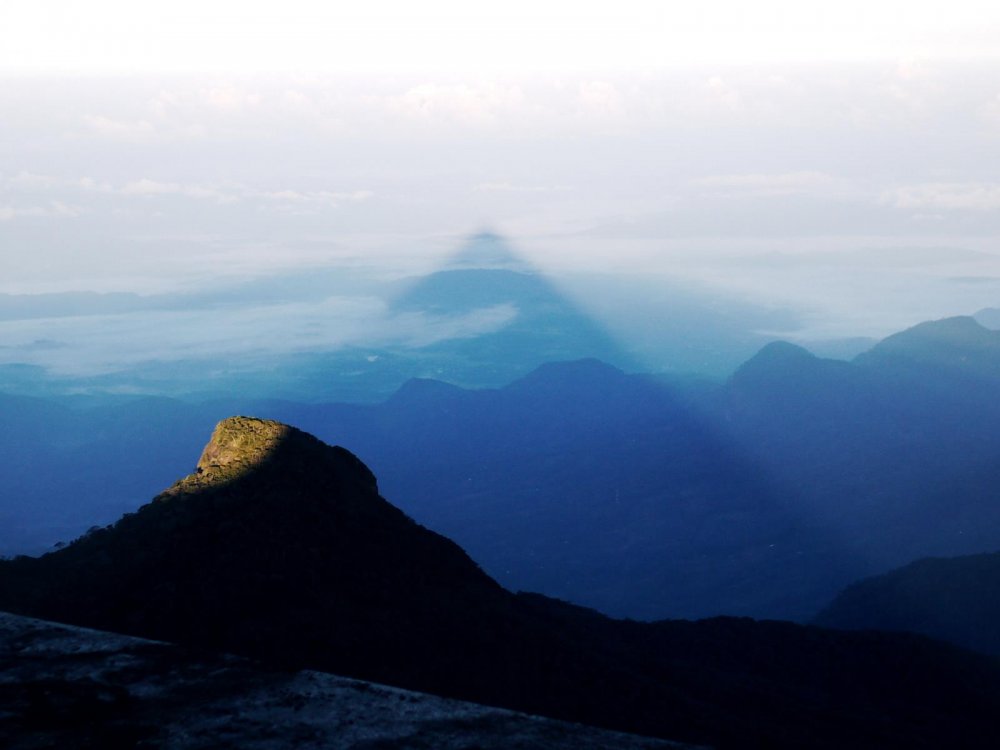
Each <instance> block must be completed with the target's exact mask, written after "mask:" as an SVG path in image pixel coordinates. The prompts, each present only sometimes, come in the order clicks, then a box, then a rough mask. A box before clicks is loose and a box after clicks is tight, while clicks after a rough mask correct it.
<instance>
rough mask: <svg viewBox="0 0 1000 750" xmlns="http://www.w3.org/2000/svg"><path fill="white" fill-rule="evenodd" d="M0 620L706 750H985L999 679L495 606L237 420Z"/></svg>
mask: <svg viewBox="0 0 1000 750" xmlns="http://www.w3.org/2000/svg"><path fill="white" fill-rule="evenodd" d="M0 607H3V608H5V609H8V610H12V611H16V612H20V613H24V614H30V615H33V616H41V617H46V618H51V619H56V620H60V621H65V622H71V623H75V624H81V625H87V626H91V627H97V628H102V629H107V630H113V631H117V632H124V633H130V634H133V635H139V636H144V637H153V638H157V639H163V640H169V641H174V642H179V643H181V644H185V645H189V646H198V647H207V648H211V649H214V650H225V651H231V652H236V653H240V654H244V655H250V656H255V657H258V658H262V659H265V660H267V661H268V662H270V663H271V664H273V665H277V666H283V667H306V666H307V667H311V668H318V669H322V670H327V671H334V672H338V673H341V674H345V675H349V676H353V677H361V678H364V679H372V680H378V681H381V682H386V683H389V684H394V685H399V686H403V687H408V688H414V689H420V690H428V691H432V692H435V693H439V694H442V695H447V696H452V697H459V698H464V699H471V700H475V701H478V702H483V703H488V704H492V705H500V706H505V707H508V708H515V709H520V710H526V711H529V712H532V713H540V714H544V715H548V716H553V717H557V718H562V719H570V720H580V721H586V722H588V723H593V724H597V725H600V726H604V727H609V728H614V729H620V730H626V731H631V732H637V733H641V734H649V735H655V736H660V737H667V738H674V739H679V740H685V741H695V742H700V743H709V744H714V745H717V746H719V747H770V748H781V747H829V748H835V747H838V748H839V747H845V746H851V747H873V748H874V747H880V748H881V747H908V748H912V747H939V746H941V745H942V744H947V745H948V746H951V747H979V746H984V747H985V746H987V744H988V742H989V741H991V740H992V739H993V738H994V737H995V734H996V731H997V730H998V729H1000V719H997V718H996V717H997V716H1000V667H998V665H996V664H995V663H994V662H992V661H987V660H985V659H983V658H980V657H977V656H975V655H973V654H971V653H967V652H964V651H961V650H957V649H954V648H951V647H947V646H944V645H942V644H938V643H936V642H933V641H931V640H928V639H925V638H922V637H919V636H906V635H886V634H879V633H841V632H836V631H829V630H823V629H819V628H814V627H803V626H797V625H792V624H787V623H777V622H754V621H751V620H743V619H734V618H718V619H714V620H708V621H703V622H682V621H676V622H670V621H664V622H658V623H650V624H642V623H636V622H628V621H617V620H612V619H609V618H607V617H604V616H602V615H600V614H598V613H596V612H593V611H590V610H585V609H581V608H579V607H574V606H571V605H567V604H564V603H560V602H557V601H554V600H551V599H547V598H545V597H542V596H538V595H527V594H519V595H515V594H512V593H509V592H508V591H506V590H505V589H503V588H501V587H500V586H499V585H498V584H497V583H496V582H494V581H493V580H492V579H491V578H490V577H488V576H487V575H486V574H484V573H483V572H482V571H481V570H480V569H479V568H478V567H477V566H476V564H475V563H474V562H473V561H472V560H471V559H470V558H469V557H468V556H467V555H466V554H465V553H464V552H463V551H462V550H461V549H460V548H459V547H457V546H456V545H455V544H454V543H452V542H451V541H449V540H448V539H446V538H444V537H442V536H439V535H438V534H435V533H433V532H431V531H429V530H427V529H426V528H423V527H421V526H419V525H418V524H416V523H415V522H414V521H412V520H410V519H409V518H408V517H407V516H405V515H404V514H403V513H402V512H401V511H399V510H398V509H396V508H395V507H393V506H392V505H390V504H389V503H388V502H387V501H385V500H384V499H383V498H381V497H380V495H379V492H378V488H377V485H376V482H375V479H374V477H373V475H372V473H371V472H370V471H369V470H368V469H367V468H366V467H365V466H364V464H362V463H361V462H360V461H359V460H358V459H357V458H356V457H355V456H354V455H353V454H352V453H350V452H348V451H346V450H344V449H342V448H333V447H330V446H327V445H325V444H323V443H322V442H320V441H319V440H317V439H316V438H313V437H311V436H309V435H307V434H306V433H303V432H301V431H299V430H296V429H294V428H291V427H287V426H285V425H283V424H280V423H277V422H271V421H266V420H259V419H252V418H246V417H238V418H231V419H227V420H224V421H223V422H222V423H220V424H219V425H218V426H217V428H216V430H215V431H214V433H213V436H212V439H211V440H210V442H209V444H208V445H207V446H206V448H205V450H204V451H203V453H202V457H201V459H200V460H199V462H198V466H197V468H196V471H195V472H194V473H193V474H191V475H190V476H188V477H186V478H184V479H182V480H180V481H179V482H177V483H175V484H174V485H172V486H171V487H170V488H168V489H167V490H166V491H165V492H163V493H162V494H160V495H159V496H157V497H156V498H155V499H154V500H153V501H152V502H150V503H149V504H147V505H145V506H143V507H142V508H140V509H139V511H138V512H136V513H134V514H131V515H127V516H125V517H123V518H122V519H121V520H119V521H118V522H117V523H115V524H113V525H112V526H110V527H108V528H104V529H99V530H95V531H92V532H91V533H89V534H87V535H85V536H84V537H82V538H81V539H79V540H77V541H75V542H73V543H72V544H70V545H68V546H67V547H65V548H64V549H61V550H58V551H55V552H52V553H50V554H47V555H44V556H42V557H40V558H18V559H15V560H10V561H6V562H2V563H0Z"/></svg>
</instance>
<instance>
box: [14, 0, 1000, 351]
mask: <svg viewBox="0 0 1000 750" xmlns="http://www.w3.org/2000/svg"><path fill="white" fill-rule="evenodd" d="M340 5H342V4H332V3H320V2H301V1H300V0H290V1H288V2H282V3H280V4H279V3H271V2H252V1H251V2H228V1H223V2H213V3H209V2H204V1H203V2H198V3H194V2H187V1H180V2H177V1H175V2H170V3H167V2H159V1H158V0H152V1H150V2H144V3H134V2H100V1H96V2H87V3H79V2H67V1H56V2H40V1H39V0H35V2H30V3H29V2H22V1H21V0H5V2H4V3H3V4H0V112H2V117H0V293H6V294H31V293H40V292H59V291H69V290H92V291H100V292H110V291H129V292H139V293H144V294H152V293H160V292H176V291H190V290H192V289H199V288H206V287H210V286H211V285H213V284H218V283H220V282H222V281H227V280H232V279H247V278H259V277H266V276H267V275H269V274H276V273H287V272H292V271H299V270H302V269H308V268H328V267H331V266H341V267H344V268H350V269H353V270H354V271H355V272H357V273H367V274H374V275H381V276H384V277H398V276H405V275H408V274H411V273H420V272H423V271H427V270H430V269H432V268H434V267H436V265H438V264H439V263H441V262H442V259H444V258H445V257H447V255H448V254H449V253H451V252H453V251H454V250H455V249H456V247H457V246H458V245H459V244H460V243H461V241H462V238H463V237H465V236H466V235H468V234H470V233H472V232H476V231H479V230H481V229H484V228H489V229H492V230H495V231H498V232H500V233H502V234H504V235H505V236H506V237H508V238H509V239H510V240H511V242H512V243H513V244H514V245H515V246H516V247H517V249H518V250H519V251H521V252H523V253H524V254H525V256H526V257H528V258H529V259H530V260H531V262H533V263H534V264H535V265H537V266H538V267H540V268H542V269H544V270H546V271H551V272H553V273H569V272H574V273H582V272H588V273H601V274H619V275H629V274H631V275H635V276H637V277H642V278H643V279H645V280H648V279H650V278H657V277H662V278H664V279H669V280H671V281H676V280H682V281H684V282H685V283H688V284H690V285H692V286H693V287H698V288H704V289H707V290H710V291H712V292H713V293H716V294H719V295H730V296H734V297H738V298H741V299H746V300H751V301H753V302H755V303H759V304H763V305H771V306H775V307H789V308H793V309H795V310H796V311H798V312H799V313H801V320H802V321H804V322H803V326H804V328H803V329H802V330H796V331H778V332H775V333H777V334H780V335H783V336H786V337H791V338H794V337H795V336H812V337H819V338H823V337H830V338H835V337H842V336H882V335H886V334H888V333H891V332H892V331H894V330H898V329H900V328H902V327H905V326H907V325H912V324H914V323H916V322H919V321H920V320H925V319H929V318H935V317H943V316H945V315H951V314H968V313H972V312H974V311H975V310H977V309H979V308H982V307H987V306H991V305H992V306H996V305H1000V244H998V243H997V238H998V237H1000V178H998V177H997V175H1000V6H996V5H995V4H987V3H979V2H963V1H959V2H949V3H943V2H871V0H869V2H838V3H815V2H777V1H768V2H754V3H746V2H704V3H687V4H683V5H685V6H688V7H683V8H682V7H674V6H675V5H678V6H679V5H682V4H665V3H655V2H632V1H629V0H625V1H622V2H615V3H610V2H542V1H540V0H536V1H535V2H522V1H520V0H513V1H509V2H505V3H502V4H500V3H498V4H494V6H493V7H484V6H483V4H478V3H468V2H450V1H448V2H445V1H441V0H436V1H430V2H421V3H407V2H369V3H364V4H357V5H358V7H356V8H351V9H344V8H340V7H339V6H340ZM360 299H361V298H359V300H360ZM364 304H367V303H366V302H363V300H362V301H360V302H359V301H358V300H355V301H354V302H345V303H344V306H345V309H352V310H364V309H367V308H365V307H364ZM310 314H312V313H310ZM19 325H21V327H20V328H6V329H5V328H3V326H0V339H3V341H0V346H8V347H16V346H22V345H24V344H25V343H30V342H32V341H35V340H36V339H29V338H26V337H30V336H35V335H36V333H37V331H36V330H35V329H32V330H31V331H28V330H27V329H26V328H25V327H24V326H26V325H27V324H19ZM34 325H35V328H38V326H39V325H41V324H38V323H35V324H34ZM67 335H69V334H67ZM44 338H45V337H44V336H42V337H40V338H39V339H38V340H44ZM179 342H180V343H178V344H177V346H179V347H180V346H182V345H183V337H181V338H180V339H179Z"/></svg>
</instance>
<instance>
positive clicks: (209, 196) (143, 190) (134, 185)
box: [118, 178, 239, 203]
mask: <svg viewBox="0 0 1000 750" xmlns="http://www.w3.org/2000/svg"><path fill="white" fill-rule="evenodd" d="M118 192H120V193H121V194H122V195H183V196H185V197H188V198H197V199H201V200H212V201H215V202H217V203H233V202H235V201H237V200H239V196H237V195H235V194H233V193H231V192H225V191H223V190H220V189H218V188H214V187H207V186H205V185H181V184H178V183H175V182H157V181H156V180H150V179H147V178H143V179H141V180H135V181H133V182H129V183H127V184H126V185H125V186H124V187H123V188H121V190H119V191H118Z"/></svg>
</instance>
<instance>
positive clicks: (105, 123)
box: [83, 115, 156, 141]
mask: <svg viewBox="0 0 1000 750" xmlns="http://www.w3.org/2000/svg"><path fill="white" fill-rule="evenodd" d="M83 121H84V122H85V123H86V124H87V126H88V127H89V128H90V130H91V131H92V132H94V133H96V134H97V135H100V136H104V137H107V138H114V139H116V140H124V141H148V140H150V139H151V138H153V137H154V136H155V135H156V128H155V127H154V126H153V124H152V123H150V122H148V121H147V120H116V119H113V118H111V117H105V116H104V115H84V118H83Z"/></svg>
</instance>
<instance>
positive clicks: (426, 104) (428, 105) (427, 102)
mask: <svg viewBox="0 0 1000 750" xmlns="http://www.w3.org/2000/svg"><path fill="white" fill-rule="evenodd" d="M382 102H383V103H384V104H385V106H386V108H387V109H388V111H389V112H390V113H392V114H394V115H396V116H399V117H403V118H406V119H415V120H420V121H424V122H442V121H443V122H453V123H458V124H463V125H470V124H491V123H493V122H495V121H496V120H497V119H499V118H500V117H502V116H503V115H504V114H507V113H511V112H514V111H516V110H518V109H520V108H521V107H522V106H523V104H524V92H523V91H522V90H521V88H520V87H519V86H516V85H505V84H502V83H494V82H485V83H475V84H470V83H460V84H437V83H422V84H418V85H416V86H413V87H411V88H409V89H407V90H406V91H405V92H404V93H402V94H399V95H395V96H388V97H385V98H384V99H383V100H382Z"/></svg>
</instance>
